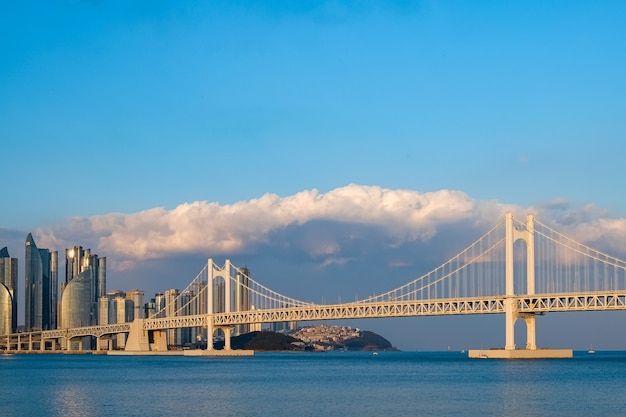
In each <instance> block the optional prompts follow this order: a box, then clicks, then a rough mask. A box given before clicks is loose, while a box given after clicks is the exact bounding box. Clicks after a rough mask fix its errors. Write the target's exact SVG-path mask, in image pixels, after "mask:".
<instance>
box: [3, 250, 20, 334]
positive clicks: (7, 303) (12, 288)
mask: <svg viewBox="0 0 626 417" xmlns="http://www.w3.org/2000/svg"><path fill="white" fill-rule="evenodd" d="M16 331H17V258H11V257H10V256H9V250H8V249H7V248H6V247H4V248H2V249H0V334H9V333H15V332H16Z"/></svg>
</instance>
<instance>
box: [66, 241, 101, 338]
mask: <svg viewBox="0 0 626 417" xmlns="http://www.w3.org/2000/svg"><path fill="white" fill-rule="evenodd" d="M105 295H106V258H98V255H96V254H92V253H91V251H90V249H83V248H82V246H74V247H73V248H70V249H66V250H65V282H64V283H63V284H62V285H61V304H60V306H61V307H60V308H61V320H60V328H63V329H68V328H72V327H82V326H89V325H94V324H98V321H99V317H98V316H99V314H98V300H99V299H100V298H101V297H104V296H105Z"/></svg>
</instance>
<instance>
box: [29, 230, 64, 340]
mask: <svg viewBox="0 0 626 417" xmlns="http://www.w3.org/2000/svg"><path fill="white" fill-rule="evenodd" d="M24 269H25V270H24V278H25V283H26V285H25V288H24V292H25V294H24V326H25V327H26V330H27V331H28V330H45V329H56V327H57V301H58V293H57V287H58V253H57V252H56V251H55V252H50V251H49V250H48V249H39V248H37V245H35V240H34V239H33V236H32V234H30V233H29V234H28V236H27V237H26V259H25V268H24Z"/></svg>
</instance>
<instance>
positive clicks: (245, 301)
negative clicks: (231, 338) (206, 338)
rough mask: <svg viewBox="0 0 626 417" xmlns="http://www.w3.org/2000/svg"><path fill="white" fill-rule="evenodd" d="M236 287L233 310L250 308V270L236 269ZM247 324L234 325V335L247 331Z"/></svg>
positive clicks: (248, 328) (248, 330)
mask: <svg viewBox="0 0 626 417" xmlns="http://www.w3.org/2000/svg"><path fill="white" fill-rule="evenodd" d="M236 282H237V287H236V289H235V311H248V310H250V270H249V269H248V268H246V267H244V268H241V269H237V276H236ZM249 332H250V325H249V324H239V325H237V326H235V334H234V335H235V336H238V335H241V334H244V333H249Z"/></svg>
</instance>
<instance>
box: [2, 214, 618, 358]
mask: <svg viewBox="0 0 626 417" xmlns="http://www.w3.org/2000/svg"><path fill="white" fill-rule="evenodd" d="M606 310H626V262H625V261H622V260H620V259H617V258H615V257H612V256H610V255H607V254H604V253H602V252H600V251H597V250H595V249H592V248H590V247H588V246H586V245H583V244H581V243H579V242H577V241H575V240H574V239H571V238H569V237H567V236H565V235H563V234H560V233H559V232H557V231H555V230H553V229H552V228H550V227H548V226H546V225H544V224H543V223H541V222H539V221H538V220H537V219H535V217H534V216H533V215H529V216H527V217H526V218H525V219H523V220H519V219H516V218H514V217H513V215H512V214H511V213H507V214H506V215H505V217H504V218H503V219H501V220H500V221H499V222H498V224H496V225H495V226H494V227H493V228H492V229H491V230H489V231H488V232H487V233H485V234H484V235H483V236H482V237H480V238H479V239H478V240H476V241H475V242H474V243H473V244H471V245H470V246H468V247H467V248H466V249H465V250H463V251H462V252H461V253H459V254H458V255H456V256H455V257H453V258H452V259H450V260H448V261H447V262H445V263H444V264H442V265H441V266H439V267H437V268H436V269H434V270H432V271H430V272H428V273H426V274H424V275H422V276H419V277H417V278H415V279H412V280H411V281H409V282H407V283H406V284H404V285H402V286H400V287H398V288H394V289H392V290H390V291H387V292H385V293H382V294H378V295H374V296H371V297H368V298H365V299H361V300H356V301H352V302H348V303H343V304H316V303H312V302H307V301H302V300H297V299H295V298H291V297H287V296H285V295H282V294H280V293H278V292H276V291H273V290H271V289H270V288H268V287H266V286H264V285H262V284H261V283H259V282H257V281H255V280H254V279H252V278H251V277H250V276H249V274H248V273H247V270H246V269H245V268H238V267H237V266H235V265H233V264H232V263H231V262H230V261H229V260H226V262H225V263H224V265H223V266H219V265H216V264H215V263H214V262H213V260H212V259H209V260H208V262H207V264H206V265H205V266H204V268H203V269H202V270H201V271H200V272H199V273H198V275H197V276H196V277H195V278H194V279H193V280H192V281H191V282H190V283H189V285H188V286H187V287H186V288H185V289H184V290H183V291H181V292H180V294H179V295H178V297H177V298H176V299H174V300H173V301H172V302H169V303H167V304H166V306H165V308H163V309H161V310H160V311H157V312H156V313H155V314H154V315H153V316H152V317H149V318H144V319H135V320H134V321H133V322H131V323H117V324H102V325H95V326H86V327H79V328H71V329H57V330H46V331H38V332H28V333H17V334H9V335H0V347H3V348H4V349H5V350H6V351H22V350H26V351H50V350H55V349H57V347H58V346H70V342H71V341H78V342H79V343H81V340H82V339H83V338H85V337H88V336H91V337H93V338H95V340H96V350H102V346H103V345H104V344H103V343H101V342H102V341H105V340H107V339H109V340H110V339H111V338H112V337H113V336H114V335H119V334H125V335H127V340H126V344H125V350H124V351H125V353H137V354H149V353H153V354H156V353H157V352H162V353H164V352H166V351H167V349H168V346H167V342H166V340H167V332H168V331H174V330H176V329H192V331H193V332H194V334H197V335H205V336H206V338H207V340H208V341H209V342H208V344H207V349H206V351H202V352H201V353H198V352H196V354H208V355H211V354H213V355H219V354H237V353H236V352H237V351H235V350H232V349H231V345H230V337H231V336H232V335H233V334H241V333H246V332H248V331H252V330H260V329H261V326H262V324H264V323H277V322H306V321H320V320H339V319H360V318H383V317H409V316H440V315H465V314H504V315H505V345H504V348H502V349H490V350H480V351H470V352H469V355H470V357H486V356H488V357H501V358H523V357H528V358H531V357H571V355H572V351H571V350H551V349H538V348H537V342H536V321H535V319H536V316H537V315H541V314H544V313H548V312H571V311H606ZM519 319H522V320H523V321H524V322H525V324H526V346H525V347H524V348H521V349H520V348H517V347H516V345H515V334H514V333H515V323H516V322H517V320H519ZM216 334H221V335H223V338H224V349H223V350H220V351H216V350H215V349H214V348H213V343H212V340H213V336H214V335H216ZM81 349H82V346H80V345H79V350H81ZM242 354H243V353H242Z"/></svg>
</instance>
